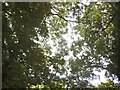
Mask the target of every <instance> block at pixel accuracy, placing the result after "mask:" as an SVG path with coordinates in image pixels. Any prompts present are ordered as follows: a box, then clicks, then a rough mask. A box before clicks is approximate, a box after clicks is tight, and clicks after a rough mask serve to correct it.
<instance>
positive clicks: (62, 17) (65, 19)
mask: <svg viewBox="0 0 120 90" xmlns="http://www.w3.org/2000/svg"><path fill="white" fill-rule="evenodd" d="M52 15H56V16H58V17H60V18H62V19H63V20H64V21H66V22H75V23H78V22H77V21H72V20H67V19H65V18H64V17H63V16H62V15H60V14H52Z"/></svg>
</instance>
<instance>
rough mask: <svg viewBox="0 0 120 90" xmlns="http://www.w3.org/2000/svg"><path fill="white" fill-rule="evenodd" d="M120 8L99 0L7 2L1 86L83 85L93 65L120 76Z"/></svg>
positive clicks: (87, 83)
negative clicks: (91, 1)
mask: <svg viewBox="0 0 120 90" xmlns="http://www.w3.org/2000/svg"><path fill="white" fill-rule="evenodd" d="M119 8H120V3H100V2H99V3H98V2H96V3H90V4H84V3H82V2H74V3H70V2H67V3H65V2H62V3H60V2H44V3H43V2H40V3H32V2H31V3H12V2H11V3H3V10H2V11H3V13H2V29H3V36H2V48H3V49H2V59H3V61H2V66H3V70H2V71H3V72H2V80H3V81H2V83H3V88H31V87H32V86H33V85H35V86H36V87H37V86H38V87H39V85H41V86H40V87H44V88H48V89H50V88H66V87H70V88H73V89H74V88H85V87H88V86H89V87H90V80H93V79H94V76H96V75H95V73H94V70H97V71H100V72H101V71H102V70H104V69H106V70H107V71H106V74H105V75H106V77H112V78H113V79H117V78H118V80H119V81H120V70H119V66H120V61H119V58H120V55H119V54H120V49H119V46H120V43H119V41H120V25H119V23H118V21H119V20H120V17H119V15H120V11H119ZM102 86H104V85H102V84H101V85H100V87H102ZM91 87H92V86H91Z"/></svg>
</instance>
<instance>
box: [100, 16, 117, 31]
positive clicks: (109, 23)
mask: <svg viewBox="0 0 120 90" xmlns="http://www.w3.org/2000/svg"><path fill="white" fill-rule="evenodd" d="M114 17H115V14H114V15H113V17H112V18H111V20H110V21H109V22H108V24H107V26H106V27H105V28H103V29H102V30H101V31H104V30H106V29H107V28H108V27H109V25H110V23H111V22H112V21H113V19H114Z"/></svg>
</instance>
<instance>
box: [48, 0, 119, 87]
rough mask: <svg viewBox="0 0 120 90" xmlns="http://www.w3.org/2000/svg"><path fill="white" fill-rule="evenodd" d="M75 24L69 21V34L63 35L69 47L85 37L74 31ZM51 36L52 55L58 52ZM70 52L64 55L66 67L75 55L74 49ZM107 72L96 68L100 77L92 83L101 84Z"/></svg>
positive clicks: (96, 72) (49, 42)
mask: <svg viewBox="0 0 120 90" xmlns="http://www.w3.org/2000/svg"><path fill="white" fill-rule="evenodd" d="M87 1H88V0H87ZM87 1H86V0H83V1H82V3H84V4H89V1H88V2H87ZM74 25H75V23H69V24H68V26H67V27H66V28H68V32H67V34H64V35H62V37H63V38H64V39H65V40H66V42H67V46H68V48H70V47H71V45H72V43H73V41H77V40H78V38H79V39H81V40H82V39H83V38H82V37H81V36H80V34H75V33H74V29H73V26H74ZM51 38H52V36H51V35H50V38H49V41H48V42H47V44H49V45H50V46H51V47H52V49H51V51H52V56H54V55H55V53H56V52H57V46H56V47H55V46H54V41H53V40H52V39H51ZM57 42H58V40H56V43H57ZM68 53H69V55H67V56H64V59H65V60H66V64H65V67H69V64H68V60H69V59H70V57H72V56H73V52H72V51H70V50H69V51H68ZM104 63H106V62H104ZM50 68H51V69H52V66H51V67H50ZM105 72H106V70H101V71H100V72H98V71H95V70H94V73H95V74H96V75H98V76H99V78H98V77H96V78H95V79H94V80H91V83H92V84H93V85H96V86H97V85H98V84H100V82H104V81H106V80H107V78H106V77H105ZM69 74H70V71H69V70H68V75H69ZM61 77H65V75H62V76H61ZM115 82H117V80H115Z"/></svg>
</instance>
